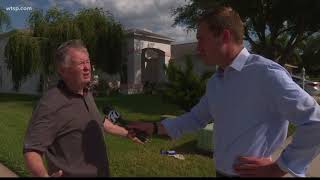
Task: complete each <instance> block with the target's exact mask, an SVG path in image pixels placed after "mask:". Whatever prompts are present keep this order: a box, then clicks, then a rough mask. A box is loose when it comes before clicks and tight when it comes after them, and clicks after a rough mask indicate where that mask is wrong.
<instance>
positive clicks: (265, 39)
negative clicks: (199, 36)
mask: <svg viewBox="0 0 320 180" xmlns="http://www.w3.org/2000/svg"><path fill="white" fill-rule="evenodd" d="M219 5H229V6H231V7H232V8H233V9H235V10H236V11H238V12H239V14H240V16H241V18H242V20H243V22H244V24H245V35H244V38H245V40H247V41H248V42H249V43H250V45H251V48H252V50H253V51H254V52H256V53H259V54H262V55H264V56H265V57H268V58H270V59H274V60H275V61H277V62H279V63H280V64H282V65H283V64H285V63H291V61H295V62H296V63H298V62H297V60H298V59H299V58H297V57H296V56H297V53H296V52H295V51H296V49H297V47H298V46H299V45H301V42H302V41H304V40H308V39H309V38H312V37H313V36H314V35H315V34H317V33H319V29H320V19H319V18H316V17H319V16H320V11H319V9H320V1H318V0H307V1H302V0H241V1H235V0H210V1H208V0H190V2H189V3H188V4H187V5H184V6H182V7H178V8H176V9H174V11H173V15H174V16H175V23H174V25H186V27H187V28H188V29H195V27H196V20H197V18H198V17H199V15H201V14H202V13H203V12H205V11H208V10H212V9H214V8H215V7H217V6H219ZM300 55H301V53H300V54H299V53H298V56H300Z"/></svg>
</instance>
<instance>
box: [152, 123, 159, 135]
mask: <svg viewBox="0 0 320 180" xmlns="http://www.w3.org/2000/svg"><path fill="white" fill-rule="evenodd" d="M152 134H153V135H157V134H158V124H157V122H153V131H152Z"/></svg>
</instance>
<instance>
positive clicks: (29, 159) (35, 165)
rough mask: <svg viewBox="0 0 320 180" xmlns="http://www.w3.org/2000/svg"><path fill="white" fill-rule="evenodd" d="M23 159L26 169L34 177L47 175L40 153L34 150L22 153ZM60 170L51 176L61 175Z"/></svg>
mask: <svg viewBox="0 0 320 180" xmlns="http://www.w3.org/2000/svg"><path fill="white" fill-rule="evenodd" d="M24 161H25V164H26V167H27V169H28V170H29V172H30V173H31V174H32V176H35V177H49V174H48V171H47V169H46V168H45V166H44V163H43V159H42V155H41V154H40V153H38V152H35V151H30V152H26V153H25V154H24ZM62 174H63V172H62V170H59V171H58V172H56V173H53V174H52V175H51V177H60V176H62Z"/></svg>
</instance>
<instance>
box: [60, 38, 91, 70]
mask: <svg viewBox="0 0 320 180" xmlns="http://www.w3.org/2000/svg"><path fill="white" fill-rule="evenodd" d="M70 48H75V49H79V50H80V51H84V52H86V53H88V51H87V48H86V46H85V45H84V43H83V41H82V40H80V39H74V40H69V41H66V42H64V43H62V44H61V45H60V46H59V47H58V48H57V50H56V52H55V56H54V61H55V64H56V65H57V66H58V65H62V64H66V62H67V61H68V60H69V59H70V57H69V55H68V50H69V49H70Z"/></svg>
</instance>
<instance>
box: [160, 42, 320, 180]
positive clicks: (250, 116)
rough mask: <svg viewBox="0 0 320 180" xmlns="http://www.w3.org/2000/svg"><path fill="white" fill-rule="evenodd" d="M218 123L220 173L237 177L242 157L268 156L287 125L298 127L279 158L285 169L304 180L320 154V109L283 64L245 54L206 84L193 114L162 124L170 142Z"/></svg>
mask: <svg viewBox="0 0 320 180" xmlns="http://www.w3.org/2000/svg"><path fill="white" fill-rule="evenodd" d="M210 121H214V159H215V166H216V169H217V170H218V171H220V172H222V173H225V174H228V175H237V174H236V173H235V172H234V171H233V167H232V166H233V165H234V163H236V159H237V157H238V156H255V157H270V156H271V154H272V153H273V152H274V151H275V150H276V149H277V148H278V147H279V146H280V145H281V144H283V143H284V141H285V139H286V136H287V130H288V124H289V121H290V122H291V123H293V124H294V125H296V127H297V129H296V132H295V135H294V137H293V140H292V143H291V144H289V145H288V146H287V147H286V148H285V150H284V151H283V152H282V154H281V155H280V157H279V159H278V160H276V161H277V164H278V165H279V167H280V168H281V169H282V170H285V171H287V172H289V173H290V174H292V175H294V176H299V177H304V176H305V172H306V168H307V167H308V164H310V162H311V161H312V160H313V158H315V156H316V155H317V154H318V153H319V150H320V107H319V105H318V104H317V102H316V101H315V100H314V98H312V97H311V96H310V95H309V94H307V93H306V92H305V91H304V90H303V89H302V88H300V87H299V85H297V84H296V83H295V82H294V81H293V80H292V78H291V76H290V74H289V73H288V72H287V71H286V69H284V68H283V67H282V66H280V65H279V64H277V63H275V62H273V61H271V60H268V59H266V58H264V57H262V56H259V55H255V54H250V53H249V52H248V51H247V49H245V48H244V49H242V51H241V52H240V53H239V54H238V55H237V57H236V58H235V59H234V60H233V62H232V64H231V65H230V66H228V67H226V68H225V70H224V71H217V73H215V74H214V75H213V76H212V77H211V78H210V79H209V80H208V83H207V88H206V92H205V94H204V96H203V97H202V98H201V99H200V101H199V103H198V104H197V105H196V106H194V107H193V108H192V109H191V111H190V112H188V113H185V114H183V115H181V116H179V117H177V118H175V119H165V120H163V121H162V124H163V125H164V126H165V128H166V130H167V132H168V134H169V135H170V136H171V137H172V138H175V139H176V138H179V137H180V136H181V135H182V134H183V133H187V132H192V131H195V130H198V129H200V128H203V127H205V126H206V125H207V124H208V122H210Z"/></svg>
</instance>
